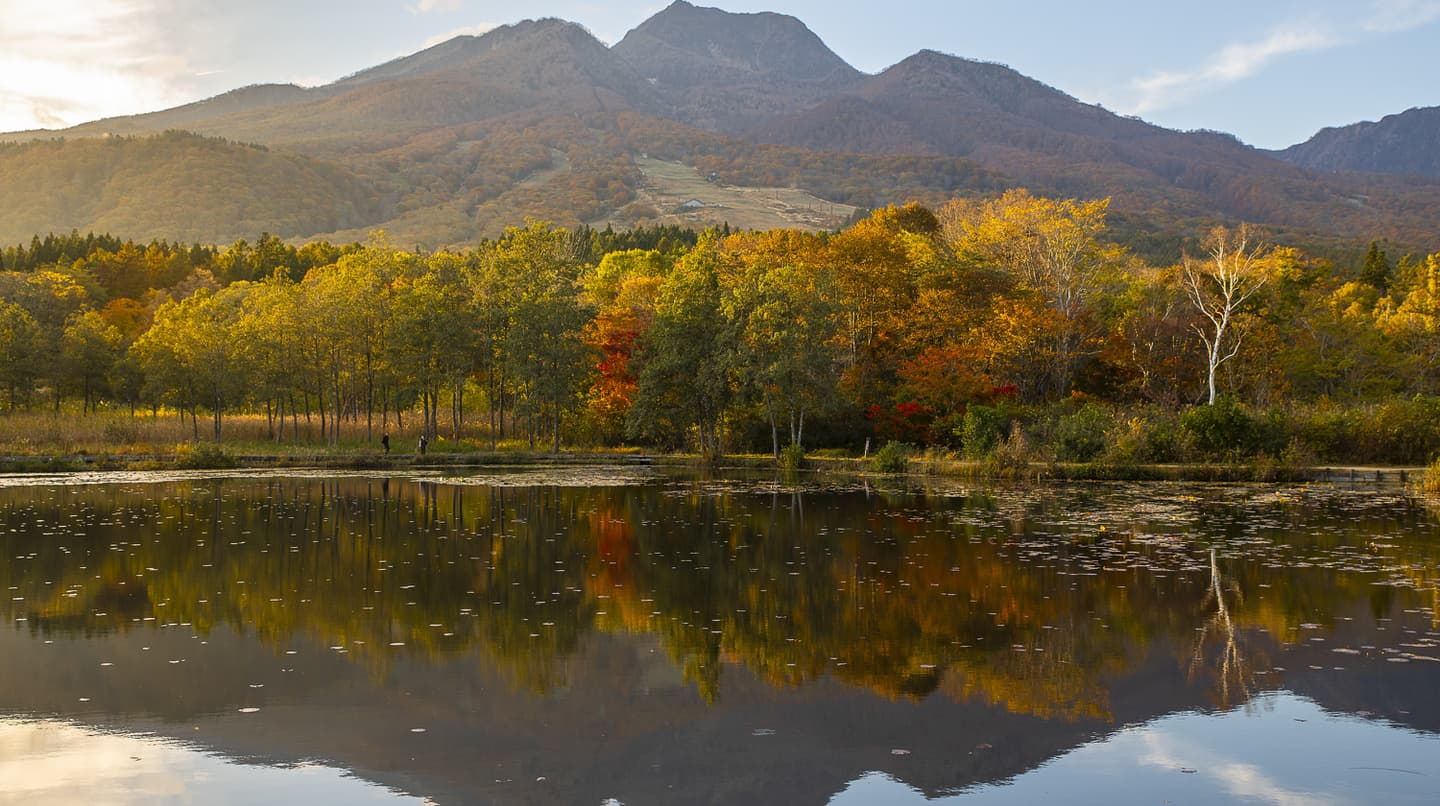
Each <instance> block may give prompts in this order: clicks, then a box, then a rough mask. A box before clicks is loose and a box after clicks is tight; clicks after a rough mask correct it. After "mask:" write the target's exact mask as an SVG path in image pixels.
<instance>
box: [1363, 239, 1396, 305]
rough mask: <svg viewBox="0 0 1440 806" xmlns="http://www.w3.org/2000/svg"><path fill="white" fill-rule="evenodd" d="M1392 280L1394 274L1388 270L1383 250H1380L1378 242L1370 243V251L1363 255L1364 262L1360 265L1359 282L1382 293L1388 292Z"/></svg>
mask: <svg viewBox="0 0 1440 806" xmlns="http://www.w3.org/2000/svg"><path fill="white" fill-rule="evenodd" d="M1394 279H1395V272H1394V271H1393V270H1392V269H1391V268H1390V261H1389V260H1388V259H1387V258H1386V257H1385V250H1383V249H1381V248H1380V244H1379V243H1378V242H1376V241H1371V242H1370V250H1369V251H1368V252H1366V253H1365V261H1364V262H1363V263H1361V264H1360V282H1362V283H1364V284H1365V285H1368V286H1370V287H1371V288H1375V289H1377V290H1379V291H1380V292H1381V293H1384V292H1385V291H1388V290H1390V283H1391V281H1393V280H1394Z"/></svg>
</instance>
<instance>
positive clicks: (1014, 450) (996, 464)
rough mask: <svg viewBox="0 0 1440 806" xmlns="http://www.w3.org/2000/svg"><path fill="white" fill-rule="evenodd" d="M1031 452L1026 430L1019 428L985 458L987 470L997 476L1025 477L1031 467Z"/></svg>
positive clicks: (1009, 477) (1006, 477)
mask: <svg viewBox="0 0 1440 806" xmlns="http://www.w3.org/2000/svg"><path fill="white" fill-rule="evenodd" d="M1030 453H1031V451H1030V442H1029V440H1027V439H1026V438H1025V432H1024V431H1021V430H1020V429H1018V428H1017V429H1015V430H1014V431H1012V432H1011V433H1010V436H1008V437H1005V438H1004V439H1002V440H1000V442H999V443H997V444H996V445H995V450H994V451H992V452H991V453H990V456H989V457H987V458H986V460H985V471H986V473H987V474H988V475H990V476H993V477H995V478H1002V479H1018V478H1024V477H1025V476H1026V475H1027V473H1028V471H1029V469H1030V458H1031V456H1030Z"/></svg>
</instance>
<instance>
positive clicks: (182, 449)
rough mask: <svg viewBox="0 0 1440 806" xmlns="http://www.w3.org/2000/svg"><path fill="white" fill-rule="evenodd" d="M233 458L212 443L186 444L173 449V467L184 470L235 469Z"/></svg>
mask: <svg viewBox="0 0 1440 806" xmlns="http://www.w3.org/2000/svg"><path fill="white" fill-rule="evenodd" d="M236 464H237V462H236V461H235V457H233V456H231V455H230V454H228V453H226V452H225V449H224V448H221V447H220V446H219V445H216V444H215V443H213V442H199V443H188V444H185V445H180V446H178V447H176V449H175V466H176V467H179V468H184V469H186V470H213V469H219V468H229V467H235V466H236Z"/></svg>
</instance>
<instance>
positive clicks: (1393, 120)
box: [1275, 106, 1440, 177]
mask: <svg viewBox="0 0 1440 806" xmlns="http://www.w3.org/2000/svg"><path fill="white" fill-rule="evenodd" d="M1275 155H1276V156H1278V157H1279V158H1280V159H1283V160H1285V161H1286V162H1290V163H1293V164H1295V165H1299V166H1302V167H1305V168H1310V169H1312V170H1316V171H1368V172H1370V173H1383V174H1409V175H1413V176H1434V177H1440V107H1437V106H1431V107H1416V108H1414V109H1407V110H1406V111H1404V112H1401V113H1400V114H1398V115H1386V116H1385V117H1383V118H1381V119H1380V121H1379V122H1378V123H1377V122H1373V121H1365V122H1362V123H1354V124H1351V125H1349V126H1338V127H1331V128H1327V129H1321V130H1320V131H1319V132H1316V134H1315V136H1314V137H1311V138H1310V139H1309V140H1306V141H1305V142H1303V143H1298V144H1296V145H1293V146H1290V147H1289V148H1287V149H1285V150H1283V151H1277V152H1275Z"/></svg>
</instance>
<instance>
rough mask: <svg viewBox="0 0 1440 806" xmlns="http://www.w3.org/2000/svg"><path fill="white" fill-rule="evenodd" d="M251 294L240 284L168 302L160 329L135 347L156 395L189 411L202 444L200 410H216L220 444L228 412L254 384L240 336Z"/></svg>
mask: <svg viewBox="0 0 1440 806" xmlns="http://www.w3.org/2000/svg"><path fill="white" fill-rule="evenodd" d="M249 290H250V284H249V283H246V282H240V283H235V284H232V285H230V286H229V287H227V288H224V289H222V290H220V291H218V292H213V293H212V292H211V291H209V290H204V289H202V290H201V291H199V292H197V293H196V294H195V295H194V296H192V297H189V298H187V299H184V300H182V301H180V302H167V303H165V304H164V305H162V306H160V309H159V310H157V311H156V312H155V324H154V325H153V326H152V327H151V328H150V329H149V330H148V331H146V332H145V335H143V336H141V337H140V338H139V339H138V340H136V342H135V344H134V345H133V346H132V347H131V350H132V351H133V352H134V353H135V356H136V358H137V359H138V361H139V362H140V366H141V368H142V369H143V370H144V372H145V378H146V385H147V386H148V387H149V388H150V390H151V392H152V394H156V395H157V396H160V397H163V398H164V399H168V400H170V401H171V402H173V403H174V404H175V405H176V406H178V407H179V408H180V410H181V411H182V412H184V411H186V410H188V411H189V412H190V418H191V423H192V427H193V428H194V429H195V436H196V438H197V439H198V438H199V423H198V418H197V417H196V409H197V408H198V407H199V406H200V405H201V404H208V405H209V406H210V407H211V411H212V413H213V414H214V436H215V441H217V442H218V441H219V440H220V425H221V421H222V417H223V415H224V412H225V409H226V407H227V406H229V405H231V404H233V403H234V402H236V400H237V399H238V398H240V397H241V396H242V395H243V393H244V390H245V389H246V387H247V386H248V385H249V384H248V378H247V374H248V373H247V370H248V366H247V365H246V363H245V358H246V357H247V352H248V351H247V350H246V349H245V345H243V344H241V343H240V342H239V340H238V339H237V338H236V337H235V331H236V325H237V323H238V322H239V320H240V316H241V311H242V308H243V301H244V298H245V296H246V295H247V294H248V293H249ZM182 416H183V415H182Z"/></svg>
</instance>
